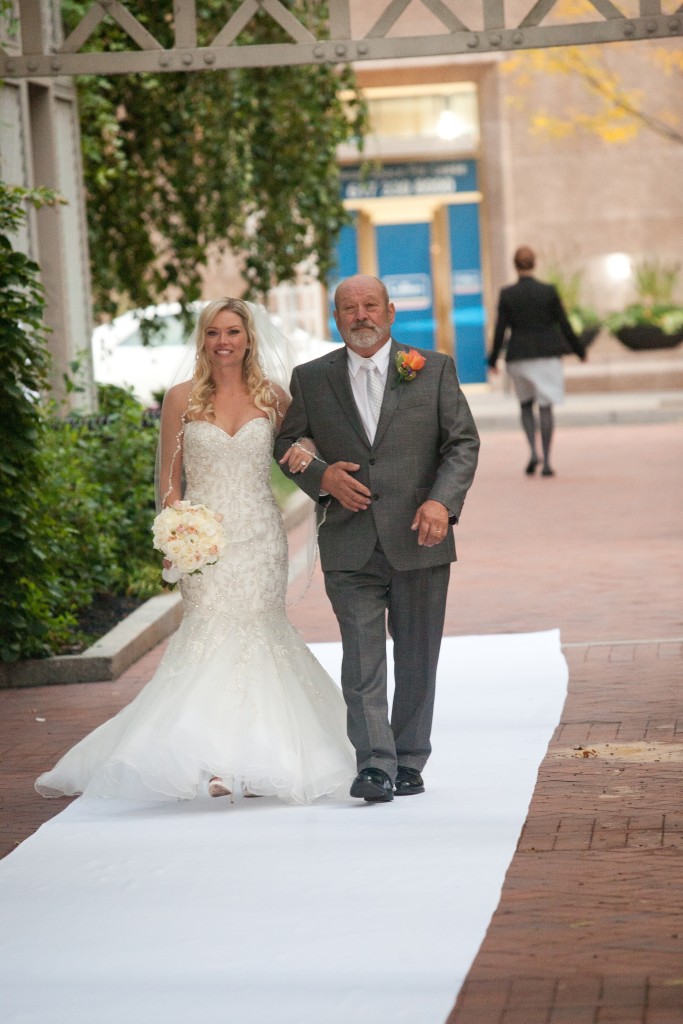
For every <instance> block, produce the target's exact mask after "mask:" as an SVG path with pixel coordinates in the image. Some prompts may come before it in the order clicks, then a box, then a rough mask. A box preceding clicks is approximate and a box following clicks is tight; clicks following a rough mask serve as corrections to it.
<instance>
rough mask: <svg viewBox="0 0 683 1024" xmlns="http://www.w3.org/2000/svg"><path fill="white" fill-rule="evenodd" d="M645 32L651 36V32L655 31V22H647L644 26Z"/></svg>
mask: <svg viewBox="0 0 683 1024" xmlns="http://www.w3.org/2000/svg"><path fill="white" fill-rule="evenodd" d="M645 31H646V32H649V33H650V34H652V33H653V32H656V31H657V22H656V21H648V23H647V24H646V26H645Z"/></svg>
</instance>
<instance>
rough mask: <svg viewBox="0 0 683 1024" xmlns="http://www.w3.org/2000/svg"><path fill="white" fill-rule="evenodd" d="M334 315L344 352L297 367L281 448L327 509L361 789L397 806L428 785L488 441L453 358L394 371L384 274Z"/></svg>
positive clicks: (328, 582) (302, 483) (287, 468)
mask: <svg viewBox="0 0 683 1024" xmlns="http://www.w3.org/2000/svg"><path fill="white" fill-rule="evenodd" d="M334 316H335V320H336V322H337V326H338V328H339V333H340V334H341V336H342V338H343V339H344V342H345V347H343V348H340V349H339V350H338V351H335V352H333V353H331V354H330V355H326V356H323V357H322V358H319V359H315V360H313V361H312V362H309V363H304V364H303V365H301V366H298V367H296V369H295V370H294V373H293V375H292V381H291V391H292V404H291V406H290V408H289V410H288V412H287V415H286V416H285V419H284V422H283V424H282V427H281V430H280V433H279V435H278V438H277V441H276V444H275V455H276V458H278V459H280V464H281V466H282V468H283V471H284V472H285V473H286V474H287V475H289V476H291V477H292V479H294V480H295V482H296V483H297V484H298V485H299V487H301V489H302V490H303V491H305V492H306V493H307V494H308V495H309V496H310V497H312V498H313V499H314V500H315V501H317V502H319V503H320V506H321V508H323V509H324V518H323V521H322V525H321V526H320V532H319V545H320V559H321V564H322V569H323V572H324V574H325V588H326V591H327V595H328V597H329V599H330V601H331V603H332V607H333V609H334V612H335V615H336V616H337V619H338V621H339V627H340V630H341V637H342V646H343V661H342V680H341V682H342V690H343V692H344V698H345V700H346V705H347V709H348V716H347V726H348V734H349V739H350V740H351V743H352V744H353V746H354V748H355V750H356V758H357V768H358V775H357V777H356V779H355V781H354V783H353V785H352V787H351V796H354V797H359V798H361V799H364V800H367V801H373V802H374V801H388V800H392V799H393V797H394V792H395V793H396V795H397V796H404V795H411V794H414V793H422V792H424V783H423V780H422V776H421V771H422V769H423V767H424V765H425V763H426V761H427V758H428V757H429V754H430V752H431V744H430V739H429V737H430V732H431V725H432V715H433V709H434V690H435V681H436V668H437V661H438V657H439V648H440V645H441V636H442V632H443V623H444V616H445V609H446V594H447V590H448V581H449V575H450V563H451V562H452V561H454V560H455V557H456V556H455V543H454V539H453V530H452V524H453V523H455V522H457V521H458V517H459V515H460V511H461V509H462V505H463V502H464V500H465V495H466V493H467V490H468V488H469V486H470V484H471V483H472V478H473V476H474V471H475V468H476V464H477V455H478V450H479V437H478V434H477V429H476V427H475V424H474V420H473V419H472V414H471V412H470V409H469V407H468V405H467V401H466V399H465V396H464V395H463V393H462V391H461V390H460V386H459V384H458V378H457V375H456V372H455V366H454V364H453V360H452V359H450V358H449V357H448V356H445V355H443V354H441V353H438V352H423V353H421V355H422V356H423V357H424V365H423V366H422V367H421V368H420V369H419V370H417V372H414V371H411V370H410V369H409V368H408V370H407V372H404V373H401V372H400V370H399V369H398V366H397V356H398V357H399V362H400V360H401V358H403V357H401V356H400V353H404V354H405V353H407V349H406V348H404V347H403V346H400V345H399V344H398V343H397V342H396V341H394V340H393V339H392V337H391V325H392V324H393V322H394V317H395V309H394V305H393V303H392V302H390V301H389V296H388V293H387V290H386V288H385V287H384V285H383V284H382V282H381V281H379V280H378V279H377V278H375V277H368V276H365V275H357V276H355V277H351V278H348V279H347V280H346V281H343V282H342V283H341V284H340V285H339V287H338V288H337V291H336V294H335V313H334ZM420 361H421V360H420V359H419V358H418V360H417V363H418V364H419V363H420ZM411 373H412V377H411ZM305 437H310V438H312V439H313V441H314V442H315V445H316V448H317V453H318V454H317V457H316V458H315V459H311V458H310V456H309V455H308V454H307V453H306V452H305V451H304V450H303V449H302V448H299V447H298V446H297V445H296V442H297V441H298V440H300V439H303V438H305ZM290 445H294V447H293V448H292V449H291V454H286V453H287V451H288V449H289V448H290ZM387 616H388V626H389V632H390V634H391V636H392V638H393V642H394V679H395V692H394V700H393V706H392V710H391V719H389V710H388V700H387V685H386V684H387V663H386V622H387Z"/></svg>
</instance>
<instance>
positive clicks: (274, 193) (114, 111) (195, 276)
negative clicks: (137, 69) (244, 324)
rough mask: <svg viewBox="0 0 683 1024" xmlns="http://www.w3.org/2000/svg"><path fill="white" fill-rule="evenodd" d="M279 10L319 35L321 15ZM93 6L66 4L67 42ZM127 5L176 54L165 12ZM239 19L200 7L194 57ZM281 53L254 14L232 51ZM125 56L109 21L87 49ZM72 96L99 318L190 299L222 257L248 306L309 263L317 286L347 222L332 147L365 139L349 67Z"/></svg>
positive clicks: (96, 80)
mask: <svg viewBox="0 0 683 1024" xmlns="http://www.w3.org/2000/svg"><path fill="white" fill-rule="evenodd" d="M284 2H285V4H286V6H287V7H288V8H289V9H290V10H292V11H293V12H295V13H296V15H297V16H298V17H300V18H301V19H302V20H303V21H304V23H305V24H306V25H307V26H308V27H309V28H310V30H311V31H312V32H314V33H315V34H320V33H321V32H322V31H323V28H324V26H325V24H326V22H327V17H328V5H327V4H325V3H311V2H310V0H284ZM90 7H91V2H90V0H63V2H62V14H63V17H64V20H65V25H66V30H67V31H71V30H72V29H73V28H74V27H75V26H76V25H77V24H78V23H79V21H80V20H81V18H82V17H83V15H84V14H85V13H86V11H87V10H88V9H89V8H90ZM126 7H127V8H128V9H129V10H130V12H131V14H133V15H134V16H135V17H136V18H138V19H139V21H140V22H141V23H142V24H143V25H144V26H145V27H146V28H147V29H148V30H149V31H150V32H151V33H152V35H153V36H154V37H155V38H156V39H158V40H159V42H160V43H161V44H162V46H168V47H171V46H172V45H173V31H172V23H171V22H170V20H169V19H170V7H171V5H170V4H167V3H163V4H150V3H146V2H145V0H129V2H128V3H127V4H126ZM238 7H239V0H228V2H226V0H198V2H197V5H196V12H197V30H198V45H200V46H208V45H210V43H211V41H212V40H213V39H214V38H215V36H216V35H217V34H218V32H219V31H220V30H221V29H222V28H223V26H224V25H225V24H226V22H227V21H228V20H229V18H230V16H231V15H232V14H233V13H235V11H236V10H237V9H238ZM290 41H291V39H290V37H289V36H287V34H286V33H285V32H284V30H283V29H281V27H280V26H279V25H278V24H277V23H276V22H275V21H274V20H273V19H272V18H270V17H269V16H268V15H267V13H266V12H265V11H263V10H262V9H260V10H258V11H256V12H255V14H254V17H253V18H252V19H251V21H250V22H249V24H248V25H247V26H246V28H245V29H244V30H243V31H242V32H241V33H240V35H239V37H238V40H237V42H238V43H239V44H240V45H242V44H244V45H250V44H257V43H266V42H268V43H286V42H290ZM129 47H130V40H129V38H128V37H127V36H126V35H125V33H123V32H122V30H121V29H120V28H119V26H118V25H117V24H116V23H115V22H114V21H113V20H112V19H110V18H105V19H104V20H103V22H102V23H101V24H100V25H99V26H98V29H97V31H96V33H95V34H94V35H93V38H92V39H91V40H89V42H88V44H87V46H86V49H90V50H107V51H115V50H121V49H127V48H129ZM342 91H343V92H344V93H345V96H346V97H349V98H347V99H345V100H344V101H343V102H342V100H341V99H340V94H341V92H342ZM78 97H79V109H80V119H81V138H82V144H83V156H84V173H85V184H86V192H87V208H88V228H89V232H90V253H91V261H92V281H93V296H94V302H95V308H96V310H97V311H98V312H105V313H109V314H115V313H117V312H120V311H121V308H124V307H125V308H132V307H144V306H148V305H152V304H155V303H157V302H159V301H161V300H162V299H163V298H164V297H169V296H170V297H173V298H175V296H177V295H178V294H181V295H182V297H183V300H184V301H185V302H191V301H192V300H194V299H197V298H199V297H200V291H201V283H202V271H203V269H204V268H205V266H206V263H207V259H208V258H209V255H210V254H211V252H216V251H220V250H222V249H224V248H225V247H226V246H229V247H230V249H231V250H232V252H234V253H235V254H236V255H237V257H238V259H239V261H240V269H241V272H242V275H243V278H244V281H245V294H247V295H250V296H251V297H255V296H257V295H262V294H264V293H265V292H267V291H268V289H269V288H270V287H271V286H272V285H273V284H276V283H277V282H279V281H286V280H292V279H293V278H294V277H295V275H296V273H297V268H298V267H299V266H300V265H301V264H302V263H305V262H306V261H309V263H313V264H314V265H315V268H316V272H317V273H318V274H319V276H320V278H321V279H323V280H324V279H325V277H326V275H327V274H328V272H329V270H330V268H331V266H332V264H333V261H334V258H335V242H336V238H337V235H338V233H339V231H340V229H341V227H342V226H343V225H344V224H346V223H347V222H348V220H349V216H348V214H347V213H346V211H345V209H344V206H343V202H342V199H341V194H340V180H339V173H340V172H339V167H338V165H337V147H338V146H339V144H340V143H343V142H347V141H350V140H351V139H360V138H362V136H363V133H364V132H365V130H366V108H365V104H364V102H363V100H362V98H361V96H360V94H359V93H358V91H357V90H356V87H355V79H354V75H353V71H352V69H351V68H350V67H349V66H345V65H339V66H337V67H330V66H329V65H326V64H325V65H305V66H300V67H279V68H277V67H276V68H268V69H263V68H230V69H221V70H202V71H191V72H185V73H163V74H151V73H146V74H128V75H115V76H111V77H109V78H107V77H104V76H88V77H83V78H80V79H79V80H78Z"/></svg>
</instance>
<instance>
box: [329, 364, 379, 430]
mask: <svg viewBox="0 0 683 1024" xmlns="http://www.w3.org/2000/svg"><path fill="white" fill-rule="evenodd" d="M327 379H328V380H329V382H330V387H331V388H332V390H333V391H334V393H335V395H336V396H337V399H338V400H339V404H340V405H341V407H342V409H343V410H344V413H345V415H346V417H347V419H348V420H349V422H350V424H351V426H352V427H353V429H354V430H355V431H356V433H357V434H358V436H359V438H360V439H361V441H362V442H363V444H364V445H365V447H366V448H369V447H370V442H369V441H368V436H367V434H366V433H365V428H364V427H363V424H362V423H361V419H360V416H359V415H358V409H357V407H356V400H355V399H354V397H353V391H352V390H351V384H350V382H349V368H348V364H347V361H346V347H344V348H342V349H340V351H339V352H333V353H332V356H331V357H330V361H329V363H328V366H327Z"/></svg>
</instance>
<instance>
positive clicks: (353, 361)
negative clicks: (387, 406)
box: [346, 338, 391, 444]
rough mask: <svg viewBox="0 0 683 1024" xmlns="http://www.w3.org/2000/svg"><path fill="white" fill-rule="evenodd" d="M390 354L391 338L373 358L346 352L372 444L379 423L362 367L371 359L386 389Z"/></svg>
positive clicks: (359, 408)
mask: <svg viewBox="0 0 683 1024" xmlns="http://www.w3.org/2000/svg"><path fill="white" fill-rule="evenodd" d="M390 354H391V338H390V339H389V341H387V342H386V344H385V345H382V347H381V348H380V349H379V350H378V351H377V352H375V354H374V355H373V356H369V357H368V356H359V355H358V353H357V352H354V351H353V349H350V348H347V350H346V356H347V361H348V368H349V382H350V384H351V390H352V392H353V397H354V401H355V403H356V407H357V409H358V413H359V415H360V419H361V423H362V424H363V427H364V429H365V433H366V434H367V435H368V440H369V441H370V444H372V442H373V441H374V440H375V431H376V430H377V423H376V422H375V418H374V416H373V414H372V410H371V408H370V403H369V402H368V392H367V372H366V370H364V369H361V367H362V366H364V365H365V364H366V363H367V362H368V359H371V360H372V362H373V363H374V364H375V366H376V367H377V369H378V370H379V373H380V376H381V377H382V383H383V384H384V386H385V387H386V383H387V376H388V375H389V356H390Z"/></svg>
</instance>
